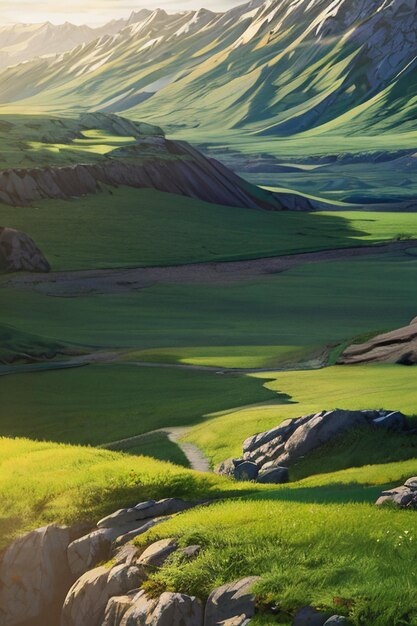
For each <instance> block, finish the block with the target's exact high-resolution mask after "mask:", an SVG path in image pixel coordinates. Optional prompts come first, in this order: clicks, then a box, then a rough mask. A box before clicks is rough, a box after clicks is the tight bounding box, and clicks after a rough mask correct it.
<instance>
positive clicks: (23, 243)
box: [0, 227, 50, 272]
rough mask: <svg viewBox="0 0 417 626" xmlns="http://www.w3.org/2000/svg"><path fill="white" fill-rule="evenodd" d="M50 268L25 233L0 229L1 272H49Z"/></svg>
mask: <svg viewBox="0 0 417 626" xmlns="http://www.w3.org/2000/svg"><path fill="white" fill-rule="evenodd" d="M49 270H50V266H49V263H48V261H47V260H46V258H45V256H44V255H43V254H42V252H41V251H40V250H39V248H38V247H37V246H36V244H35V242H34V241H33V240H32V239H31V238H30V237H29V236H28V235H26V234H25V233H22V232H21V231H18V230H14V229H13V228H4V227H0V272H21V271H27V272H49Z"/></svg>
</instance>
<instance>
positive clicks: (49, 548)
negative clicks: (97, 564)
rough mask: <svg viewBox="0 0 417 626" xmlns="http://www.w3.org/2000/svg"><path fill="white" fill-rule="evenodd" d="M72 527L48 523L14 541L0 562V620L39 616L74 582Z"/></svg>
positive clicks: (9, 622) (13, 621)
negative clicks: (70, 557)
mask: <svg viewBox="0 0 417 626" xmlns="http://www.w3.org/2000/svg"><path fill="white" fill-rule="evenodd" d="M71 539H72V536H71V531H70V530H69V529H68V528H61V527H59V526H47V527H45V528H39V529H38V530H34V531H33V532H31V533H29V534H28V535H25V536H24V537H21V538H20V539H17V540H16V541H14V542H13V543H12V544H11V545H10V547H9V548H8V549H7V550H6V552H5V554H4V556H3V558H2V559H1V564H0V624H2V626H3V625H4V626H14V625H15V624H20V623H21V622H23V621H27V620H29V619H33V618H36V617H39V616H40V615H42V614H43V612H44V611H45V610H46V609H47V608H48V606H49V605H51V604H54V603H55V602H56V601H57V600H59V599H60V597H61V596H62V594H63V593H65V590H66V589H67V588H68V586H69V585H70V584H71V573H70V571H69V568H68V564H67V558H66V551H67V548H68V545H69V543H70V542H71Z"/></svg>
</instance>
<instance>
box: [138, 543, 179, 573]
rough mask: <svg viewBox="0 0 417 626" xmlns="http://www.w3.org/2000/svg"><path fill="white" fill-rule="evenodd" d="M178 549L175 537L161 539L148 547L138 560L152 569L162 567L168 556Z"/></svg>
mask: <svg viewBox="0 0 417 626" xmlns="http://www.w3.org/2000/svg"><path fill="white" fill-rule="evenodd" d="M177 549H178V544H177V542H176V541H175V540H174V539H161V540H160V541H157V542H156V543H153V544H152V545H150V546H149V547H148V548H146V550H145V551H144V552H143V553H142V554H141V556H140V557H139V559H138V561H137V562H138V564H140V565H142V566H143V567H149V568H151V569H152V568H158V567H162V566H163V564H164V563H165V561H166V560H167V558H168V557H169V556H171V554H173V553H174V552H175V551H176V550H177Z"/></svg>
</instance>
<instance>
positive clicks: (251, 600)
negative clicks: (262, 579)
mask: <svg viewBox="0 0 417 626" xmlns="http://www.w3.org/2000/svg"><path fill="white" fill-rule="evenodd" d="M258 581H259V578H258V577H256V576H249V577H248V578H243V579H242V580H237V581H235V582H232V583H228V584H226V585H223V586H222V587H218V588H217V589H215V590H214V591H213V592H212V593H211V594H210V596H209V598H208V600H207V605H206V610H205V614H204V626H218V625H219V624H224V623H225V622H227V621H228V620H231V623H233V621H235V622H236V621H237V623H242V620H243V622H244V621H245V620H247V619H248V618H251V617H253V616H254V615H255V595H254V594H253V592H252V589H253V587H254V585H255V584H256V583H257V582H258ZM239 620H240V622H239Z"/></svg>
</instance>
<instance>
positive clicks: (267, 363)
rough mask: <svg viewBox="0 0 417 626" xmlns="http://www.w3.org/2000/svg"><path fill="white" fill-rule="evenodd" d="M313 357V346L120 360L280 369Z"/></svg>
mask: <svg viewBox="0 0 417 626" xmlns="http://www.w3.org/2000/svg"><path fill="white" fill-rule="evenodd" d="M313 356H314V346H309V347H307V348H300V347H299V346H245V345H243V346H198V347H197V346H195V347H192V348H185V347H179V348H156V349H154V350H139V351H132V352H128V353H126V354H125V355H124V356H123V357H122V360H125V361H128V362H131V361H136V362H147V363H173V364H180V365H181V364H182V365H195V366H198V367H200V366H201V367H222V368H231V369H233V368H249V369H251V368H266V367H274V366H278V365H279V366H281V367H283V366H284V365H286V364H288V365H291V364H294V363H299V362H300V361H301V360H303V359H307V358H308V357H313Z"/></svg>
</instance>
